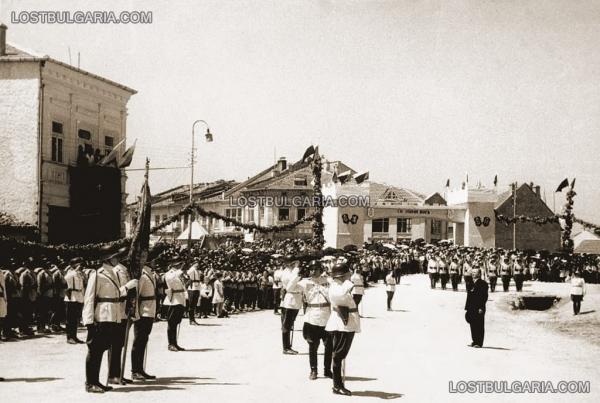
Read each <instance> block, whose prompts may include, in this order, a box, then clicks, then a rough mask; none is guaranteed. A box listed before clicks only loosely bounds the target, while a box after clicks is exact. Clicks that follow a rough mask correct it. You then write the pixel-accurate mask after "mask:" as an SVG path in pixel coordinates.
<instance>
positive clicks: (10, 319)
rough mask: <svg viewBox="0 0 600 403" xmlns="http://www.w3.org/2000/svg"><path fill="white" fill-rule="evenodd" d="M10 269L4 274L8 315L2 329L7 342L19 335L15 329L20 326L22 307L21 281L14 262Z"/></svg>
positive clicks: (10, 264) (11, 263)
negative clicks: (19, 315) (15, 271)
mask: <svg viewBox="0 0 600 403" xmlns="http://www.w3.org/2000/svg"><path fill="white" fill-rule="evenodd" d="M11 260H12V259H11ZM8 268H9V269H8V270H6V271H5V272H4V282H5V287H4V296H5V298H6V304H7V313H6V318H4V324H3V327H2V334H3V336H4V338H5V339H7V340H8V339H15V338H17V333H15V331H14V330H13V329H14V328H15V327H17V325H18V323H17V318H18V312H19V306H20V290H19V280H18V278H17V276H16V275H15V273H14V270H15V265H14V261H12V262H10V263H9V267H8Z"/></svg>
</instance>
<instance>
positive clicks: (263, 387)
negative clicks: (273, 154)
mask: <svg viewBox="0 0 600 403" xmlns="http://www.w3.org/2000/svg"><path fill="white" fill-rule="evenodd" d="M438 286H439V285H438ZM536 287H546V290H547V286H545V285H541V284H540V285H538V284H537V283H534V284H530V283H528V284H527V289H529V290H532V289H535V288H536ZM554 289H555V291H557V292H559V293H561V294H562V295H563V297H567V295H568V285H567V284H557V285H556V286H555V288H554ZM592 292H596V293H597V292H598V288H593V289H592ZM510 295H513V293H510V294H508V295H507V294H504V293H501V292H500V293H498V292H496V293H493V294H490V301H489V302H488V313H487V315H486V338H485V343H484V344H485V345H484V348H482V349H474V348H471V347H468V346H467V344H469V343H470V341H471V340H470V333H469V327H468V324H467V323H466V322H465V320H464V310H463V308H464V302H465V296H466V294H465V293H464V291H459V292H452V291H442V290H439V289H437V290H431V289H429V284H428V279H427V277H426V276H424V275H410V276H405V277H403V278H402V281H401V284H400V285H398V286H397V291H396V295H395V297H394V301H393V309H394V310H393V311H392V312H387V311H386V309H385V298H386V295H385V289H384V286H383V285H381V284H379V285H377V286H375V287H371V288H368V289H367V291H366V295H365V297H364V299H363V304H362V307H361V311H362V315H363V316H364V318H363V319H362V330H363V331H362V333H360V334H358V335H356V337H355V339H354V343H353V345H352V349H351V351H350V354H349V357H348V359H347V363H346V376H347V380H346V387H347V388H348V389H350V390H351V391H353V393H354V396H353V397H344V396H336V395H333V394H332V392H331V386H332V382H331V380H330V379H327V378H322V359H323V356H322V355H319V376H320V377H319V379H317V380H315V381H310V380H309V379H308V375H309V365H308V356H307V354H308V346H307V344H306V342H305V341H304V339H303V338H302V333H301V328H302V315H301V314H300V316H299V318H298V321H297V322H296V329H297V330H296V331H295V332H294V341H293V344H294V348H295V349H297V350H299V351H300V354H299V355H297V356H288V355H283V354H282V353H281V333H280V329H279V328H280V321H279V320H280V319H279V316H276V315H274V314H273V313H272V312H271V311H258V312H249V313H244V314H239V315H233V316H232V317H231V318H227V319H215V318H211V319H201V320H200V322H201V324H202V326H197V327H192V326H189V325H188V323H187V321H186V320H185V319H184V322H182V325H181V330H180V344H181V345H182V346H183V347H185V348H187V349H188V350H187V351H184V352H169V351H167V343H166V323H165V322H160V323H157V324H155V326H154V329H153V331H152V334H151V337H150V343H149V352H148V360H147V366H146V370H147V372H149V373H151V374H154V375H157V376H158V380H157V381H153V382H146V383H139V384H134V385H129V386H123V387H117V388H115V390H114V391H112V392H108V393H105V394H103V395H91V394H87V393H85V391H84V361H85V354H86V350H87V348H86V346H85V345H76V346H72V345H67V344H66V342H65V338H64V335H61V336H45V337H39V338H35V339H30V340H23V341H18V342H9V343H2V344H0V376H3V377H5V378H7V379H6V382H4V383H2V384H0V401H1V402H3V403H5V402H6V403H12V402H69V401H73V402H88V401H97V402H102V401H104V402H108V401H110V402H112V403H115V402H125V401H127V402H172V401H204V402H261V403H264V402H269V401H272V402H310V401H312V402H329V401H336V402H338V401H339V402H341V401H348V400H353V401H365V402H369V401H373V402H374V401H380V400H382V399H383V400H396V401H398V402H453V401H456V402H465V401H480V400H483V399H486V401H491V402H514V401H515V400H517V399H519V400H523V401H535V402H592V401H593V402H597V401H600V388H599V385H598V384H599V383H600V366H599V365H598V363H599V362H600V360H599V359H600V347H599V346H598V345H596V344H592V343H589V342H587V341H585V340H583V339H581V338H579V339H575V338H573V337H571V336H567V335H565V334H563V333H560V332H557V331H553V330H552V329H549V328H546V327H544V326H541V325H540V324H539V323H536V322H535V321H531V320H520V319H519V316H518V315H516V314H515V313H513V312H511V311H510V310H509V309H506V305H507V298H508V297H509V296H510ZM588 308H590V307H589V306H588V307H586V306H585V302H584V307H583V309H584V310H585V309H588ZM565 309H566V308H565ZM565 312H568V310H566V311H565ZM534 314H537V313H534ZM577 319H578V320H582V321H585V320H586V319H585V316H581V317H577ZM573 326H576V323H575V322H574V324H573ZM79 336H80V338H83V339H84V338H85V331H81V332H80V335H79ZM131 336H132V337H133V332H132V333H131ZM130 343H131V340H130ZM320 352H322V347H321V349H320ZM105 363H106V357H105V360H104V363H103V368H102V372H101V379H102V381H103V382H104V380H105V379H106V364H105ZM127 368H128V369H127V375H128V376H129V359H128V364H127ZM462 380H464V381H467V380H495V381H507V382H508V383H510V382H512V381H552V382H555V383H556V382H558V381H560V380H576V381H590V382H591V392H590V393H587V394H526V395H517V396H515V395H514V394H482V393H477V394H456V393H450V392H449V381H453V382H454V384H455V385H456V383H457V382H459V381H462ZM184 399H185V400H184ZM189 399H192V400H189Z"/></svg>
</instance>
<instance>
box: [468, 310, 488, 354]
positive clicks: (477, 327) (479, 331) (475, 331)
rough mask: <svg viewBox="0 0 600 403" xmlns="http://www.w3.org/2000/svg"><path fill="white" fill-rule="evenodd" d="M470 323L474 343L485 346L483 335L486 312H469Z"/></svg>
mask: <svg viewBox="0 0 600 403" xmlns="http://www.w3.org/2000/svg"><path fill="white" fill-rule="evenodd" d="M468 315H469V325H470V326H471V339H472V340H473V343H474V344H477V345H478V346H483V336H484V334H485V330H484V323H485V313H482V314H480V313H478V312H469V313H468Z"/></svg>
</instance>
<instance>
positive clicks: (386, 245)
mask: <svg viewBox="0 0 600 403" xmlns="http://www.w3.org/2000/svg"><path fill="white" fill-rule="evenodd" d="M383 247H384V248H388V249H392V250H396V246H395V245H392V244H391V243H384V244H383Z"/></svg>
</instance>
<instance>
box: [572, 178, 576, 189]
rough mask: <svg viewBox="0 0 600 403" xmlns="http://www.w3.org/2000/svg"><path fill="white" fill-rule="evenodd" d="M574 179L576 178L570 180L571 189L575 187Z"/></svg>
mask: <svg viewBox="0 0 600 403" xmlns="http://www.w3.org/2000/svg"><path fill="white" fill-rule="evenodd" d="M575 179H577V178H573V182H571V190H572V189H573V188H574V187H575Z"/></svg>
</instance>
